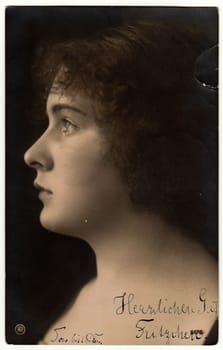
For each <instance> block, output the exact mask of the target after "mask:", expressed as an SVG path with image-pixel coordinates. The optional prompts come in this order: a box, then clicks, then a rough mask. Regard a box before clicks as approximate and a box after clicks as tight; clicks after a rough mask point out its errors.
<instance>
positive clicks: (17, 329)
mask: <svg viewBox="0 0 223 350" xmlns="http://www.w3.org/2000/svg"><path fill="white" fill-rule="evenodd" d="M15 333H16V334H17V335H23V334H25V333H26V327H25V326H24V324H22V323H19V324H17V325H16V326H15Z"/></svg>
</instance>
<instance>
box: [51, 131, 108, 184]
mask: <svg viewBox="0 0 223 350" xmlns="http://www.w3.org/2000/svg"><path fill="white" fill-rule="evenodd" d="M60 154H61V155H60V157H59V159H60V162H59V160H58V165H57V169H58V171H60V170H61V172H62V175H61V176H63V179H64V181H65V183H66V184H67V185H83V184H84V183H85V182H89V180H91V181H94V180H95V178H96V177H98V176H99V175H100V172H101V171H103V168H105V163H104V161H103V158H102V154H103V143H102V142H100V139H99V137H96V135H94V134H92V133H87V132H86V134H84V133H83V134H82V135H80V136H79V137H78V136H77V137H74V138H73V139H72V140H70V142H68V143H67V144H66V145H64V146H63V147H61V148H60ZM57 159H58V158H57Z"/></svg>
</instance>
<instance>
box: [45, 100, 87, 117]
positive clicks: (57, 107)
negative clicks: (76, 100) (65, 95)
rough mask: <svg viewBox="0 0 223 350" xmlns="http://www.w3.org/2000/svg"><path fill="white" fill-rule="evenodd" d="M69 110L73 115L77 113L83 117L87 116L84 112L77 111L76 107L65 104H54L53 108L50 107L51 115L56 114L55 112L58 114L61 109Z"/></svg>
mask: <svg viewBox="0 0 223 350" xmlns="http://www.w3.org/2000/svg"><path fill="white" fill-rule="evenodd" d="M65 108H66V109H70V110H71V111H73V112H75V113H79V114H82V115H84V116H86V115H87V113H86V112H84V111H82V110H81V109H79V108H78V107H76V106H74V105H70V104H66V103H58V104H55V105H54V106H53V107H52V112H53V113H56V112H59V111H60V110H61V109H65Z"/></svg>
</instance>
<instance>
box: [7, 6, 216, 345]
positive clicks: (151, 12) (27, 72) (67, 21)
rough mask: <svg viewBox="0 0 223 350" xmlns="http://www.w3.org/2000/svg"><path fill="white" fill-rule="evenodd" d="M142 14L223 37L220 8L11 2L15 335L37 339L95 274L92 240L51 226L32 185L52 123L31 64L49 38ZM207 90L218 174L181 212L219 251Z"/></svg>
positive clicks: (10, 242) (10, 269) (10, 313)
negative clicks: (44, 222)
mask: <svg viewBox="0 0 223 350" xmlns="http://www.w3.org/2000/svg"><path fill="white" fill-rule="evenodd" d="M135 17H140V18H143V17H144V18H154V17H155V18H159V19H162V20H163V21H171V22H173V21H174V22H180V23H182V24H184V23H185V24H187V25H188V23H189V24H191V25H193V26H195V27H196V28H197V29H199V30H201V31H203V32H204V33H205V35H206V36H207V41H208V42H210V41H211V42H212V43H213V45H214V44H216V43H217V41H218V13H217V9H216V8H177V7H165V8H164V7H159V8H157V7H146V8H143V7H141V8H139V7H31V6H28V7H25V6H20V7H8V8H7V10H6V179H7V180H6V181H7V192H6V208H7V209H6V224H7V236H6V267H7V271H6V338H7V342H8V343H13V344H34V343H36V342H37V341H38V340H39V339H40V338H41V337H42V336H43V334H44V333H45V331H46V329H47V328H48V327H49V326H50V324H51V323H52V322H53V321H54V320H55V318H56V317H57V316H58V315H59V314H60V313H61V312H62V310H63V309H64V307H65V305H66V303H67V302H69V301H70V300H71V299H72V296H73V295H75V293H77V292H78V290H79V288H80V287H81V286H82V285H83V284H84V283H85V282H86V281H87V280H88V279H89V278H90V277H91V276H92V275H94V274H95V256H94V252H93V251H92V250H91V248H90V247H89V246H88V245H87V244H86V243H84V242H82V241H80V240H77V239H75V238H70V237H64V236H59V235H57V234H52V233H50V232H47V231H46V230H44V229H43V228H42V227H41V226H40V224H39V218H38V213H39V212H40V208H41V204H40V202H39V200H38V198H37V193H36V191H35V190H34V189H33V186H32V182H33V179H34V173H33V172H32V171H31V170H29V169H28V168H27V167H26V165H25V164H24V161H23V154H24V152H25V150H26V149H27V148H28V147H29V146H30V145H31V144H32V143H33V142H34V140H35V139H36V138H37V137H38V135H39V134H40V133H41V130H42V129H43V128H44V123H42V122H41V121H40V120H37V119H35V118H33V115H34V114H35V113H37V112H36V98H35V92H36V91H35V83H34V81H33V76H32V69H31V67H32V64H33V57H34V52H35V50H36V47H37V46H38V44H39V43H41V42H42V41H48V42H53V41H56V40H58V39H63V37H67V36H73V35H79V34H82V35H83V34H85V33H86V34H87V33H91V32H92V31H94V30H100V29H103V28H105V27H107V26H111V25H115V24H118V23H120V22H122V21H123V20H126V19H128V18H135ZM49 64H50V62H49ZM205 94H206V104H207V109H208V110H209V111H210V113H209V115H210V120H208V121H207V126H208V129H209V130H208V132H207V143H208V145H209V147H210V145H211V147H212V149H211V151H212V154H213V157H212V158H213V164H212V165H213V169H214V175H212V178H211V179H210V189H209V192H208V195H207V196H206V198H205V199H202V200H203V203H201V204H202V205H201V206H200V207H199V203H198V207H199V208H198V207H197V212H196V210H195V212H194V216H193V217H191V213H190V212H189V211H188V213H187V212H185V211H184V213H182V220H181V218H179V219H180V220H181V221H182V222H183V221H184V220H185V217H186V220H187V225H188V226H189V227H191V230H192V232H194V233H196V235H197V236H198V238H199V240H200V241H201V242H202V244H204V245H205V246H206V248H207V249H208V250H209V251H210V253H211V254H213V255H214V256H215V257H216V258H217V227H218V225H217V222H218V220H217V93H216V91H213V90H208V91H207V92H205ZM201 132H202V133H203V134H204V133H205V132H206V130H201ZM202 208H205V210H203V209H202ZM204 217H205V223H206V224H205V227H204V225H203V222H204V220H203V219H204ZM180 220H179V221H180ZM19 323H22V324H24V325H25V327H26V332H25V334H24V335H17V334H16V333H15V330H14V327H15V326H16V325H17V324H19Z"/></svg>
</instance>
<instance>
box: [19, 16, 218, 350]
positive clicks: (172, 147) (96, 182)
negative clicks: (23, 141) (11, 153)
mask: <svg viewBox="0 0 223 350" xmlns="http://www.w3.org/2000/svg"><path fill="white" fill-rule="evenodd" d="M203 49H204V48H203V46H202V44H201V43H200V42H199V40H197V39H196V35H195V34H194V33H193V32H190V31H189V30H186V29H182V28H180V27H178V28H176V27H173V26H171V25H169V24H168V25H164V24H161V23H159V22H153V21H147V22H136V23H132V24H123V25H122V26H120V27H117V28H112V29H110V30H107V31H106V32H104V33H101V32H100V33H98V34H96V35H94V36H93V35H92V36H91V37H89V38H81V39H75V40H69V41H67V42H64V43H62V44H58V45H55V46H54V47H50V50H49V51H47V52H46V54H45V57H47V62H48V64H46V62H45V64H44V60H43V61H42V77H43V78H44V79H45V81H46V82H47V84H48V85H47V86H48V90H47V91H48V92H47V94H48V96H47V102H46V113H47V116H48V119H49V124H48V127H47V129H46V131H45V132H44V133H43V135H41V137H40V138H39V139H38V140H37V141H36V143H35V144H34V145H33V146H32V147H31V148H30V149H29V150H28V151H27V152H26V154H25V162H26V163H27V165H28V166H30V167H32V168H34V169H35V170H36V177H35V181H34V186H35V187H36V188H37V190H38V191H39V198H40V200H41V202H42V204H43V208H42V210H41V213H40V221H41V224H42V225H43V226H44V227H45V228H46V229H47V230H50V231H52V232H56V233H60V234H63V235H69V236H75V237H79V238H81V239H84V240H86V241H87V242H88V243H89V244H90V245H91V247H92V248H93V249H94V251H95V254H96V258H97V276H96V277H95V278H93V279H92V280H91V281H90V282H89V283H88V284H86V285H85V286H84V287H83V288H82V289H81V291H80V293H79V295H78V296H77V298H76V299H75V300H74V301H73V303H72V304H71V305H69V307H68V308H67V310H66V312H64V313H63V314H62V315H61V317H59V318H58V319H57V320H56V322H55V323H54V324H53V325H52V326H51V327H50V329H49V330H48V331H47V333H46V334H45V337H44V339H43V340H42V343H46V344H51V345H52V344H63V345H64V344H68V345H70V344H108V345H109V344H126V345H133V344H134V345H141V344H143V345H150V344H159V345H161V344H177V345H178V344H188V345H191V344H195V345H197V344H204V343H205V341H206V338H207V336H208V333H209V332H210V330H211V328H212V326H213V324H214V322H215V320H216V317H217V268H216V263H215V260H214V259H213V258H212V257H211V256H210V255H209V254H208V253H207V252H206V250H205V249H204V248H203V247H202V246H201V245H200V244H199V243H197V242H196V240H194V239H192V237H191V236H192V235H191V232H188V230H187V226H186V224H185V225H182V224H181V225H180V224H179V222H177V214H176V213H178V212H179V210H181V211H182V212H183V211H184V205H185V198H187V199H188V198H193V197H194V196H195V197H196V196H202V195H205V186H206V183H207V176H208V173H207V172H208V170H207V167H208V157H209V153H208V151H207V149H206V147H205V146H204V144H203V143H202V141H201V140H200V139H199V138H198V137H197V135H195V134H193V125H194V124H195V123H198V121H199V120H200V117H201V115H202V113H204V109H203V108H202V98H201V97H200V94H201V89H202V88H201V86H200V85H199V82H198V81H197V80H196V79H195V76H194V63H195V60H196V58H197V57H198V56H199V54H200V53H201V52H202V50H203ZM49 62H50V65H49ZM194 98H195V99H196V103H195V104H194V103H192V102H191V101H193V99H194ZM206 174H207V175H206ZM191 203H193V201H191ZM194 210H195V208H193V206H191V215H193V211H194ZM178 221H179V220H178ZM182 226H183V227H182Z"/></svg>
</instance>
